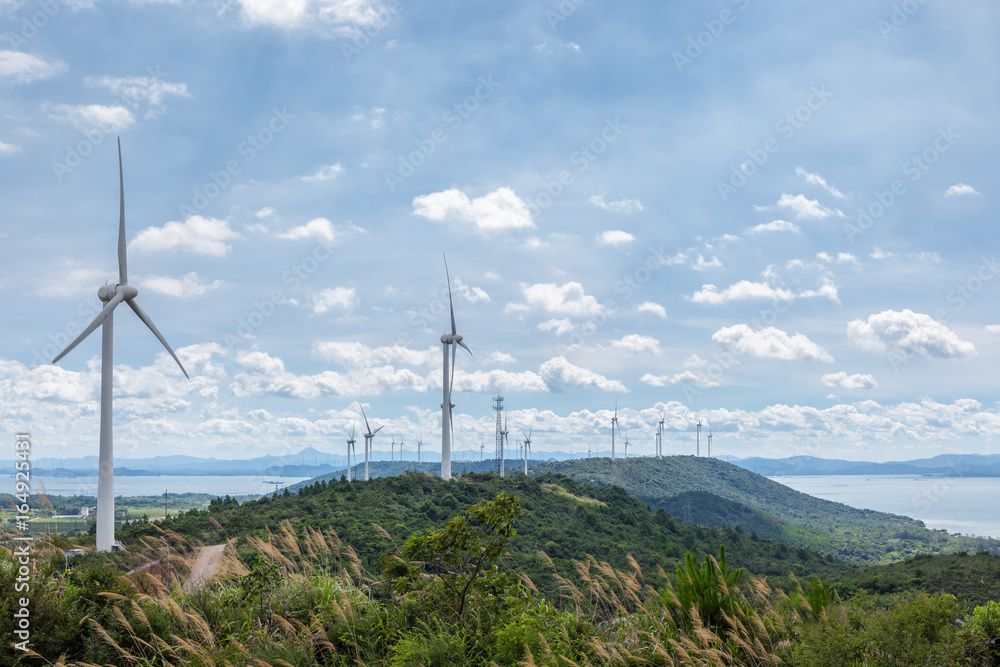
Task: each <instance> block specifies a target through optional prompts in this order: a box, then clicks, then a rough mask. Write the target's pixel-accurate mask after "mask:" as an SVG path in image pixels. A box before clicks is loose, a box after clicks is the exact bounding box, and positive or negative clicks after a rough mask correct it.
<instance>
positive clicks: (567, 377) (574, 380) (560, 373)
mask: <svg viewBox="0 0 1000 667" xmlns="http://www.w3.org/2000/svg"><path fill="white" fill-rule="evenodd" d="M539 370H540V374H541V376H542V379H543V380H544V381H545V384H546V386H548V388H549V391H552V392H556V393H559V392H562V391H565V390H566V389H568V388H581V389H600V390H601V391H617V392H621V393H626V392H628V389H626V388H625V385H623V384H622V383H621V382H619V381H618V380H609V379H608V378H606V377H604V376H603V375H601V374H599V373H595V372H593V371H591V370H587V369H586V368H580V367H579V366H574V365H573V364H571V363H570V362H569V361H567V360H566V357H562V356H560V357H555V358H553V359H549V360H548V361H546V362H545V363H544V364H542V366H541V368H540V369H539Z"/></svg>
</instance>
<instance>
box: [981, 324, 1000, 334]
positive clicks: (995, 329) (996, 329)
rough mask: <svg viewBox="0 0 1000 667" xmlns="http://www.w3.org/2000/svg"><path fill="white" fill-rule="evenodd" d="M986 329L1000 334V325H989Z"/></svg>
mask: <svg viewBox="0 0 1000 667" xmlns="http://www.w3.org/2000/svg"><path fill="white" fill-rule="evenodd" d="M985 329H986V330H987V331H989V332H990V333H1000V324H987V325H986V327H985Z"/></svg>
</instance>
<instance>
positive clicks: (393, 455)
mask: <svg viewBox="0 0 1000 667" xmlns="http://www.w3.org/2000/svg"><path fill="white" fill-rule="evenodd" d="M400 458H402V457H400ZM389 460H390V461H395V460H396V435H395V434H393V436H392V449H390V450H389Z"/></svg>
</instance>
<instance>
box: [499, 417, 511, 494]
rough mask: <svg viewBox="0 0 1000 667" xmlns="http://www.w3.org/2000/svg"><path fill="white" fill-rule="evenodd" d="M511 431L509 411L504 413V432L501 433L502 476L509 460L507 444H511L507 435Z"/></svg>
mask: <svg viewBox="0 0 1000 667" xmlns="http://www.w3.org/2000/svg"><path fill="white" fill-rule="evenodd" d="M508 433H510V431H508V430H507V411H506V410H505V411H504V413H503V430H502V431H500V476H501V477H503V476H504V460H505V459H506V458H507V457H506V456H505V454H504V453H505V452H506V451H507V444H508V443H509V442H510V441H509V440H508V439H507V434H508Z"/></svg>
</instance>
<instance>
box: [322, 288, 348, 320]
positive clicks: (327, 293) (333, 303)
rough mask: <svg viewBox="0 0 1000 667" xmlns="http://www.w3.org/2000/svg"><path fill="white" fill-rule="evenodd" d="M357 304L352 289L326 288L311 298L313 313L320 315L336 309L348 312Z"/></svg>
mask: <svg viewBox="0 0 1000 667" xmlns="http://www.w3.org/2000/svg"><path fill="white" fill-rule="evenodd" d="M357 303H358V295H357V292H356V291H355V290H354V288H353V287H333V288H328V289H325V290H323V291H322V292H320V293H319V294H317V295H315V296H313V313H315V314H317V315H321V314H323V313H325V312H327V311H328V310H332V309H334V308H338V309H341V310H343V311H344V312H350V311H351V309H352V308H354V306H356V305H357Z"/></svg>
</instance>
